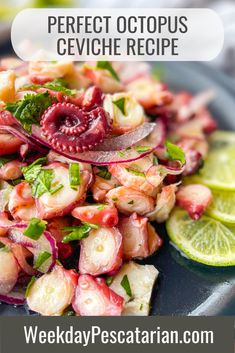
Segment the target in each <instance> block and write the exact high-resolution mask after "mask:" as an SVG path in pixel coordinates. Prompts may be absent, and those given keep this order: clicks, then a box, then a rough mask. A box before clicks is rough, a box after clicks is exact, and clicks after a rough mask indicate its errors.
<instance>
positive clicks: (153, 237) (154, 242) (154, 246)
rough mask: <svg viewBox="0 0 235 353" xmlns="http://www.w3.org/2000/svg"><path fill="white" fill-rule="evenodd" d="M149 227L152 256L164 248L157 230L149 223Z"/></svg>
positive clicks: (149, 243) (150, 252)
mask: <svg viewBox="0 0 235 353" xmlns="http://www.w3.org/2000/svg"><path fill="white" fill-rule="evenodd" d="M147 227H148V247H149V256H151V255H153V254H154V253H155V252H156V251H157V250H158V249H159V248H160V247H161V246H162V244H163V240H162V238H160V237H159V235H158V233H157V232H156V229H155V228H154V227H153V226H152V224H150V223H148V224H147Z"/></svg>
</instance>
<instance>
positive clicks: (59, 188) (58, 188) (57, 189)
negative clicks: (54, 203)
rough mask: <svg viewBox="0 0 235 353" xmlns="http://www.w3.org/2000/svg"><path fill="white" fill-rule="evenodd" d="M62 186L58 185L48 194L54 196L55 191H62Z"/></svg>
mask: <svg viewBox="0 0 235 353" xmlns="http://www.w3.org/2000/svg"><path fill="white" fill-rule="evenodd" d="M63 187H64V185H63V184H58V185H57V186H55V187H54V189H51V190H50V194H51V195H54V194H55V193H56V192H57V191H59V190H61V189H63Z"/></svg>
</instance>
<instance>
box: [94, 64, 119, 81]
mask: <svg viewBox="0 0 235 353" xmlns="http://www.w3.org/2000/svg"><path fill="white" fill-rule="evenodd" d="M96 68H97V69H102V70H107V71H109V72H110V74H111V75H112V76H113V78H115V80H117V81H120V80H119V77H118V75H117V73H116V71H115V70H114V69H113V67H112V65H111V64H110V62H109V61H97V64H96Z"/></svg>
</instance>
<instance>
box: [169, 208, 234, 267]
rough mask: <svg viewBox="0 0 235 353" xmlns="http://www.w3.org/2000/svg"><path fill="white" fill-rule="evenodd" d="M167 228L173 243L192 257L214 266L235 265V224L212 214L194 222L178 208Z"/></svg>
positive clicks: (174, 211)
mask: <svg viewBox="0 0 235 353" xmlns="http://www.w3.org/2000/svg"><path fill="white" fill-rule="evenodd" d="M166 228H167V232H168V235H169V237H170V239H171V240H172V242H173V243H174V244H175V245H176V246H177V247H178V248H179V249H180V250H182V251H183V252H184V253H185V254H186V255H187V256H188V257H189V258H190V259H192V260H194V261H197V262H201V263H203V264H206V265H210V266H234V265H235V227H231V226H229V227H228V226H225V225H224V224H222V223H221V222H219V221H217V220H215V219H213V218H211V217H208V216H202V217H201V218H200V219H199V220H198V221H193V220H192V219H191V218H190V217H189V216H188V214H187V213H186V212H185V211H184V210H182V209H180V208H175V209H174V210H173V212H172V214H171V216H170V218H169V219H168V221H167V223H166Z"/></svg>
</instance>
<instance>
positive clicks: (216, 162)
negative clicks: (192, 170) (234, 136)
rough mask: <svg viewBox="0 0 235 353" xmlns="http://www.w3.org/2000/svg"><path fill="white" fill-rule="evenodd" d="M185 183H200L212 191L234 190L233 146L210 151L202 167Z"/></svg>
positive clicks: (234, 156) (234, 154)
mask: <svg viewBox="0 0 235 353" xmlns="http://www.w3.org/2000/svg"><path fill="white" fill-rule="evenodd" d="M185 181H186V183H187V184H188V183H201V184H204V185H207V186H208V187H210V188H212V189H219V190H235V144H234V145H230V146H228V147H222V148H220V149H217V150H214V149H213V150H212V151H211V152H210V153H209V154H208V156H207V157H206V159H205V163H204V166H203V167H202V168H201V169H200V170H199V171H198V173H197V174H195V175H193V176H192V177H187V178H185Z"/></svg>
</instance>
